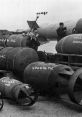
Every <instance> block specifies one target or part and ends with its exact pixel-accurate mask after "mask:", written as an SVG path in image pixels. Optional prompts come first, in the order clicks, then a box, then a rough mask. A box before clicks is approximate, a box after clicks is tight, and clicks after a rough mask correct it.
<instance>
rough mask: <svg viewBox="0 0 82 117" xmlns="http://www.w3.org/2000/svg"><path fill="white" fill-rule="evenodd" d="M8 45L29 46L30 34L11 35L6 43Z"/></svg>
mask: <svg viewBox="0 0 82 117" xmlns="http://www.w3.org/2000/svg"><path fill="white" fill-rule="evenodd" d="M6 46H7V47H27V46H29V36H23V35H22V34H19V35H11V36H9V38H8V39H7V43H6Z"/></svg>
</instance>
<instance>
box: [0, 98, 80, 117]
mask: <svg viewBox="0 0 82 117" xmlns="http://www.w3.org/2000/svg"><path fill="white" fill-rule="evenodd" d="M81 116H82V107H78V106H76V105H74V104H72V103H70V102H69V101H68V102H65V101H63V100H62V101H59V100H58V99H49V98H43V97H39V99H38V101H37V102H36V103H35V104H34V105H33V106H31V107H26V108H24V107H20V106H17V105H15V104H13V103H10V102H8V101H7V100H4V107H3V109H2V111H1V112H0V117H81Z"/></svg>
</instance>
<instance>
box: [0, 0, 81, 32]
mask: <svg viewBox="0 0 82 117" xmlns="http://www.w3.org/2000/svg"><path fill="white" fill-rule="evenodd" d="M44 11H47V12H48V14H47V15H45V16H44V15H40V18H39V19H38V24H40V25H42V24H48V23H49V24H50V23H51V24H52V23H54V24H55V23H56V22H60V21H69V20H76V19H79V18H82V0H0V29H7V30H16V29H27V28H28V25H27V20H35V19H36V13H37V12H44Z"/></svg>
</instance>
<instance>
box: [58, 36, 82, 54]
mask: <svg viewBox="0 0 82 117" xmlns="http://www.w3.org/2000/svg"><path fill="white" fill-rule="evenodd" d="M56 51H57V52H58V53H65V54H80V55H81V54H82V34H72V35H69V36H66V37H64V38H62V39H61V40H60V41H59V42H58V43H57V45H56Z"/></svg>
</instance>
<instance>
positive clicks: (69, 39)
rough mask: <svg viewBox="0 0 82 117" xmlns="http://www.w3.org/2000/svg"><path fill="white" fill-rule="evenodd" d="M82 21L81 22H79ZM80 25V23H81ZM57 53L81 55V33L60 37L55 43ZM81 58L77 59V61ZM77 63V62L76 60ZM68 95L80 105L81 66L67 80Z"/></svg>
mask: <svg viewBox="0 0 82 117" xmlns="http://www.w3.org/2000/svg"><path fill="white" fill-rule="evenodd" d="M81 21H82V20H81ZM81 23H82V22H81ZM81 26H82V25H81ZM81 26H80V25H79V24H77V25H76V29H77V30H78V32H79V31H82V30H81V28H82V27H81ZM56 51H57V54H58V53H59V54H61V55H62V54H64V55H65V54H66V55H70V56H72V55H74V56H77V55H78V56H79V57H80V56H82V34H81V33H80V34H72V35H69V36H66V37H64V38H62V39H61V40H60V41H59V42H58V43H57V45H56ZM79 60H80V63H81V59H78V60H77V61H79ZM77 63H78V62H77ZM69 96H70V98H71V100H72V101H73V102H75V103H79V104H80V105H82V68H81V67H80V69H77V70H76V72H75V73H74V74H73V75H72V77H71V80H70V82H69Z"/></svg>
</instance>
